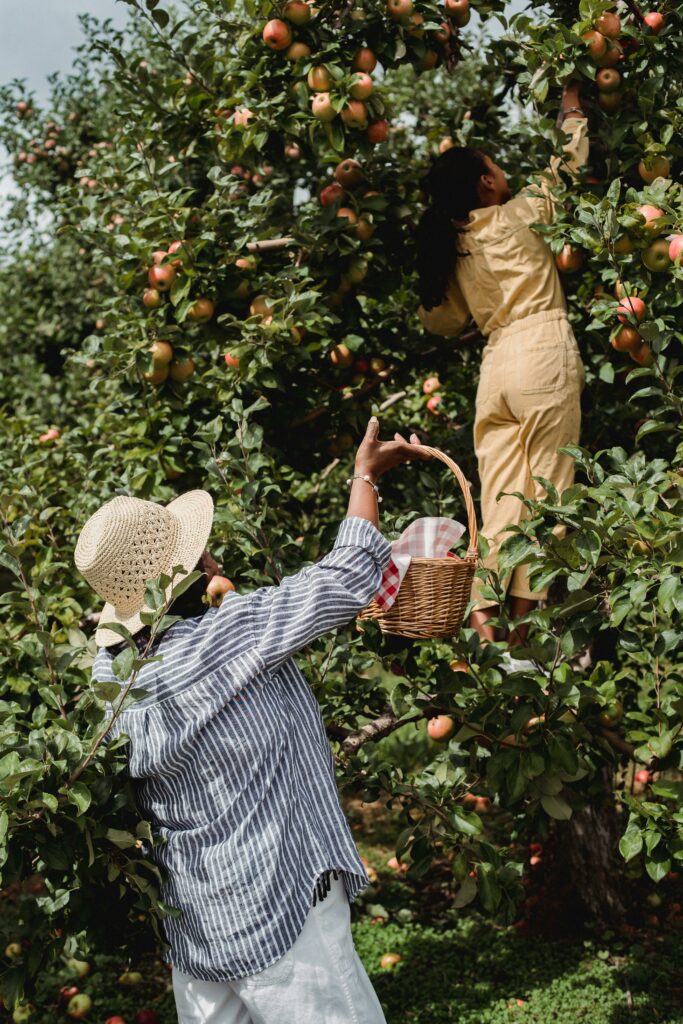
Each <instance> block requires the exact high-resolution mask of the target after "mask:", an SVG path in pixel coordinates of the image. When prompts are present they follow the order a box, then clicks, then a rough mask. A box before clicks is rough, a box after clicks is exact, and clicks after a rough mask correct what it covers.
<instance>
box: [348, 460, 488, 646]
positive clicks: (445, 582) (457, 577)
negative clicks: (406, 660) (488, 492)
mask: <svg viewBox="0 0 683 1024" xmlns="http://www.w3.org/2000/svg"><path fill="white" fill-rule="evenodd" d="M421 448H422V450H423V451H425V452H429V453H430V455H432V456H433V457H434V458H435V459H441V461H442V462H445V463H446V465H447V466H448V468H449V469H450V471H451V472H452V473H453V475H454V476H455V478H456V480H457V481H458V483H459V484H460V487H461V489H462V493H463V495H464V497H465V508H466V509H467V528H468V532H469V537H470V542H469V547H468V549H467V554H466V555H465V557H464V558H462V559H458V558H413V559H412V560H411V563H410V566H409V568H408V571H407V573H406V574H405V576H404V577H403V582H402V583H401V586H400V588H399V591H398V595H397V597H396V600H395V601H394V603H393V604H392V606H391V608H387V609H381V608H380V607H379V605H378V604H377V603H376V602H375V601H372V602H371V603H370V604H369V605H368V606H367V608H364V609H363V611H362V612H361V613H360V615H359V616H358V618H359V619H375V621H376V622H377V623H378V625H379V628H380V629H381V630H382V632H383V633H395V634H397V635H398V636H409V637H415V638H418V639H429V638H431V637H438V636H453V635H454V634H455V633H458V632H459V631H460V627H461V626H462V620H463V618H464V616H465V609H466V607H467V605H468V603H469V600H470V592H471V590H472V580H473V579H474V570H475V569H476V566H477V519H476V515H475V511H474V502H473V501H472V495H471V494H470V488H469V484H468V483H467V480H466V479H465V477H464V476H463V474H462V471H461V470H460V468H459V467H458V466H457V465H456V463H455V462H453V459H451V458H449V456H448V455H445V454H444V453H443V452H441V451H439V449H438V448H430V447H429V446H427V445H421Z"/></svg>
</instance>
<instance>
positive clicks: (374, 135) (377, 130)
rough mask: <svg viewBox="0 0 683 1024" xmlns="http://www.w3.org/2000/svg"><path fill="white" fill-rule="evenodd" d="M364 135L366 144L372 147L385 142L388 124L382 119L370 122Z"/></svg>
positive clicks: (387, 136)
mask: <svg viewBox="0 0 683 1024" xmlns="http://www.w3.org/2000/svg"><path fill="white" fill-rule="evenodd" d="M365 134H366V137H367V140H368V142H370V143H371V144H372V145H373V146H376V145H378V144H379V143H380V142H386V141H387V139H388V138H389V122H388V121H387V120H386V118H384V117H380V118H378V120H376V121H371V122H370V124H369V125H368V127H367V131H366V132H365Z"/></svg>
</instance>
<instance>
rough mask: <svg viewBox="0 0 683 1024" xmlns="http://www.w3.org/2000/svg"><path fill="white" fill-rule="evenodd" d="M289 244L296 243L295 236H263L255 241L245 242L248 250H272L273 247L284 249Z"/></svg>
mask: <svg viewBox="0 0 683 1024" xmlns="http://www.w3.org/2000/svg"><path fill="white" fill-rule="evenodd" d="M289 245H296V238H290V237H289V236H284V237H283V238H263V239H260V240H259V241H256V242H247V249H248V250H249V252H272V251H273V250H275V249H286V248H287V246H289Z"/></svg>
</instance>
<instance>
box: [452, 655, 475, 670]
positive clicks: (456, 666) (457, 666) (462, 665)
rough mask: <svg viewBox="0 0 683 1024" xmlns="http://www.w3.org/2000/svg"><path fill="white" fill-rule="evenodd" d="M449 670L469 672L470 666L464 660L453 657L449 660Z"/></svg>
mask: <svg viewBox="0 0 683 1024" xmlns="http://www.w3.org/2000/svg"><path fill="white" fill-rule="evenodd" d="M449 666H450V669H451V672H469V670H470V666H469V665H468V664H467V662H466V661H459V660H458V659H457V658H454V659H453V661H451V662H449Z"/></svg>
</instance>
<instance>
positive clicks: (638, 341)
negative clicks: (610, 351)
mask: <svg viewBox="0 0 683 1024" xmlns="http://www.w3.org/2000/svg"><path fill="white" fill-rule="evenodd" d="M642 343H643V339H642V337H641V335H640V334H639V333H638V331H637V330H636V329H635V327H629V326H628V325H627V326H626V327H620V328H619V330H618V331H617V333H616V334H615V335H614V337H613V338H612V341H611V345H612V348H615V349H616V350H617V352H636V351H637V350H638V349H639V348H640V346H641V345H642Z"/></svg>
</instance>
